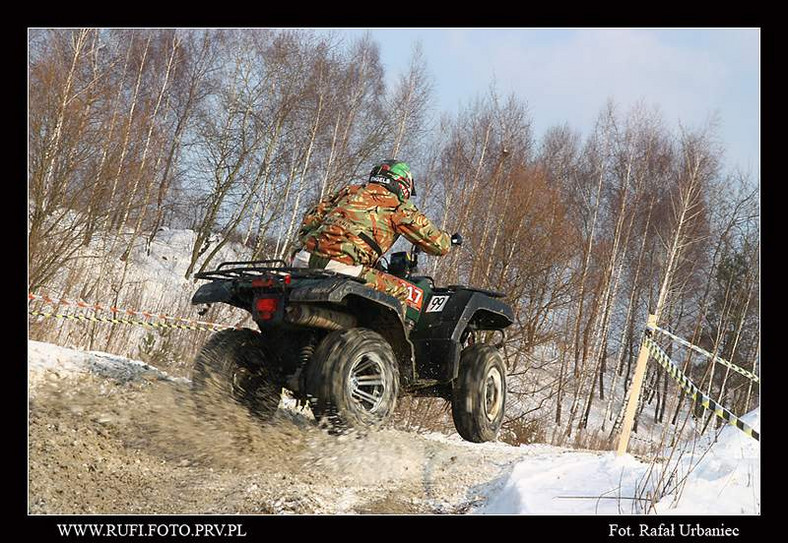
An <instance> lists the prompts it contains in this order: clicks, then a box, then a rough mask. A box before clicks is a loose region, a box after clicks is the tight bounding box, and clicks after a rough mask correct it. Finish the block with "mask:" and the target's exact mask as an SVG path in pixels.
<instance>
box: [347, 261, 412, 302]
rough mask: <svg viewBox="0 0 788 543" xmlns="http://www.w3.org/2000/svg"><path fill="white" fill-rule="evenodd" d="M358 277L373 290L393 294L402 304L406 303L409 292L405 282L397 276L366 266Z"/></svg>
mask: <svg viewBox="0 0 788 543" xmlns="http://www.w3.org/2000/svg"><path fill="white" fill-rule="evenodd" d="M359 277H360V278H361V279H363V280H364V282H366V284H367V285H369V286H371V287H372V288H374V289H375V290H379V291H380V292H383V293H385V294H388V295H390V296H394V297H395V298H397V299H398V300H399V301H400V302H402V304H403V306H404V304H406V303H407V300H408V296H409V295H410V292H409V291H408V287H407V283H405V281H403V280H402V279H400V278H399V277H395V276H393V275H391V274H388V273H385V272H382V271H379V270H376V269H374V268H367V267H366V266H364V270H363V271H362V272H361V275H360V276H359Z"/></svg>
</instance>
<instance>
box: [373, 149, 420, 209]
mask: <svg viewBox="0 0 788 543" xmlns="http://www.w3.org/2000/svg"><path fill="white" fill-rule="evenodd" d="M369 182H370V183H379V184H381V185H383V186H385V187H386V188H388V189H389V190H390V191H391V192H393V193H394V194H396V195H397V196H398V197H399V198H400V200H402V201H405V200H407V199H408V198H410V197H411V196H414V195H415V194H416V187H415V185H414V184H413V176H412V175H411V173H410V166H408V164H407V163H405V162H401V161H399V160H394V159H391V160H385V161H383V162H381V163H380V164H378V165H377V166H375V167H374V168H372V171H371V172H369Z"/></svg>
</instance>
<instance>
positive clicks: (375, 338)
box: [192, 238, 513, 443]
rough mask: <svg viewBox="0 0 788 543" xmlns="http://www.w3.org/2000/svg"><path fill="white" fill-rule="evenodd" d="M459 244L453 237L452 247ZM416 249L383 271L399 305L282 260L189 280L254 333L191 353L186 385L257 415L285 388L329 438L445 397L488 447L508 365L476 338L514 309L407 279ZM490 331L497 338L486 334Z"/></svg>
mask: <svg viewBox="0 0 788 543" xmlns="http://www.w3.org/2000/svg"><path fill="white" fill-rule="evenodd" d="M455 242H457V243H456V244H461V238H459V240H457V239H454V238H453V243H455ZM418 254H419V251H418V248H417V247H415V246H414V247H413V249H412V250H411V252H410V253H408V252H398V253H393V254H392V255H391V258H390V262H389V263H388V265H387V266H386V267H383V266H382V265H381V269H382V270H385V271H386V272H387V273H389V274H390V275H393V276H395V277H397V278H398V279H397V280H398V281H402V284H403V286H405V287H406V288H407V289H408V292H409V297H408V300H407V303H406V304H405V305H404V306H403V304H402V303H401V302H400V301H399V300H398V299H396V298H394V297H393V296H389V295H387V294H384V293H382V292H379V291H377V290H374V289H372V288H370V287H369V286H367V285H365V284H364V282H363V281H362V280H361V279H358V278H354V277H350V276H347V275H341V274H337V273H334V272H330V271H326V270H322V269H305V268H293V267H288V266H287V264H286V263H285V262H284V261H282V260H261V261H249V262H224V263H222V264H220V265H219V267H218V268H217V269H215V270H213V271H207V272H202V273H198V274H196V275H195V277H196V278H198V279H204V280H209V281H210V282H208V283H206V284H203V285H202V286H200V288H199V289H198V290H197V292H196V293H195V294H194V296H193V298H192V304H195V305H202V304H209V305H210V304H213V303H226V304H230V305H232V306H235V307H238V308H241V309H244V310H246V311H249V312H250V313H251V315H252V319H253V320H254V322H255V323H256V324H257V326H258V328H259V331H257V330H251V329H227V330H223V331H221V332H218V333H216V334H214V335H213V336H212V337H211V338H210V339H209V340H208V341H207V342H206V344H205V345H204V346H203V347H202V350H201V351H200V353H199V354H198V355H197V357H196V360H195V364H194V369H193V379H192V383H193V388H194V389H197V390H203V389H205V388H206V387H208V386H209V383H213V384H216V383H218V384H219V387H220V388H221V390H222V394H226V395H228V396H230V397H232V398H234V399H235V400H236V401H238V402H240V403H241V404H243V405H245V406H246V407H248V408H249V409H250V410H251V411H252V412H253V413H254V414H256V415H258V416H260V417H262V418H263V419H265V418H266V417H269V416H271V415H272V414H273V413H274V412H275V411H276V409H277V406H278V404H279V400H280V395H281V391H282V388H285V389H287V390H289V391H291V392H292V394H293V396H294V397H295V398H296V399H298V401H299V402H303V403H304V404H308V405H309V406H310V407H311V409H312V412H313V413H314V415H315V418H316V419H317V420H319V421H322V422H324V423H327V425H328V427H329V428H330V429H332V430H334V431H338V432H343V431H345V430H348V429H357V430H365V429H370V428H375V427H378V426H380V425H381V424H383V423H384V422H385V421H386V420H387V419H388V417H389V416H390V415H391V413H392V411H393V410H394V407H395V404H396V401H397V398H398V397H399V396H400V395H402V394H409V395H413V396H433V397H442V398H445V399H447V400H449V401H450V402H451V407H452V418H453V420H454V425H455V427H456V429H457V432H458V433H459V434H460V436H462V437H463V438H464V439H466V440H468V441H472V442H477V443H480V442H485V441H492V440H495V439H496V437H497V434H498V430H499V428H500V426H501V422H502V421H503V416H504V407H505V401H506V368H505V365H504V363H503V359H502V358H501V355H500V353H499V352H498V348H497V347H496V346H494V345H491V344H487V343H482V342H480V341H479V337H480V332H483V331H500V332H501V334H500V336H501V340H502V339H503V330H504V329H505V328H506V327H507V326H509V325H510V324H512V322H513V314H512V309H511V308H510V307H509V306H508V305H507V304H506V303H504V302H503V301H502V300H501V298H503V294H501V293H498V292H493V291H489V290H484V289H479V288H472V287H465V286H460V285H450V286H446V287H437V286H436V285H435V284H434V281H433V279H432V278H431V277H428V276H424V275H415V273H416V268H417V265H418ZM486 335H488V336H489V335H497V334H486Z"/></svg>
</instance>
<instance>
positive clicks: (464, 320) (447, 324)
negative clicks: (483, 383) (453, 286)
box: [410, 289, 514, 383]
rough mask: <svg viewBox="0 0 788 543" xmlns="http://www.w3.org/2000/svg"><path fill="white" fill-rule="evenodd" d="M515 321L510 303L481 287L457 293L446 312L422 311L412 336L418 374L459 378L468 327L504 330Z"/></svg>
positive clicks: (442, 381) (439, 379)
mask: <svg viewBox="0 0 788 543" xmlns="http://www.w3.org/2000/svg"><path fill="white" fill-rule="evenodd" d="M434 294H437V295H440V294H441V293H439V292H436V293H434ZM512 322H514V315H513V313H512V310H511V308H510V307H509V306H508V305H507V304H505V303H503V302H501V301H499V300H497V299H495V298H491V297H490V296H488V295H486V294H485V293H483V292H481V291H478V290H471V289H461V290H457V291H455V292H453V293H452V294H451V297H450V298H449V300H448V301H447V302H446V306H445V308H444V309H443V311H441V312H438V313H424V314H422V317H421V320H420V321H419V324H418V326H417V327H416V329H414V330H413V332H412V333H411V335H410V340H411V341H412V342H413V347H414V349H415V352H416V373H417V375H418V376H419V378H420V379H435V380H437V381H439V382H441V383H448V382H450V381H452V380H454V379H456V378H457V375H458V372H459V365H460V353H461V352H462V343H461V341H460V340H461V337H462V333H463V332H464V331H465V330H466V328H468V326H469V325H470V324H472V325H473V326H474V328H475V329H477V330H503V329H504V328H506V327H507V326H509V325H510V324H512Z"/></svg>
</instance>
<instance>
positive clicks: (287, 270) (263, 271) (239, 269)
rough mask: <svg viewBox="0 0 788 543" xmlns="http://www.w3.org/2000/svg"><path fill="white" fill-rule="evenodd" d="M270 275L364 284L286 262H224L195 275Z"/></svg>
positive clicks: (229, 276)
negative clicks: (339, 279)
mask: <svg viewBox="0 0 788 543" xmlns="http://www.w3.org/2000/svg"><path fill="white" fill-rule="evenodd" d="M270 275H280V276H288V275H289V276H290V277H291V278H294V279H322V278H327V277H342V278H345V277H346V278H348V279H355V280H356V281H359V282H362V283H363V282H364V281H363V280H362V279H360V278H358V277H352V276H350V275H343V274H341V273H337V272H333V271H328V270H321V269H318V268H293V267H290V266H288V265H287V263H286V262H285V261H284V260H279V259H276V260H249V261H231V262H222V263H221V264H219V266H218V267H217V268H216V269H215V270H211V271H204V272H199V273H195V274H194V278H195V279H210V280H215V279H225V280H233V279H256V278H258V277H265V276H270Z"/></svg>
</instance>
